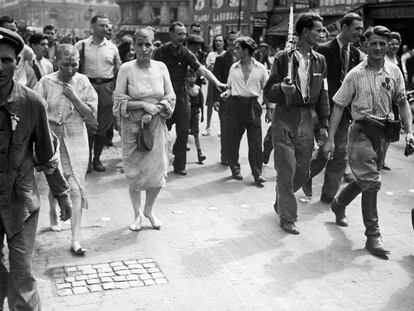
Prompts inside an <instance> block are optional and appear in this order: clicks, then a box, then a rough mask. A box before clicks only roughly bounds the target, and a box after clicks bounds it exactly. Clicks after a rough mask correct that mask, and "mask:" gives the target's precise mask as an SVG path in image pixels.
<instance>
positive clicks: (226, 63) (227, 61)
mask: <svg viewBox="0 0 414 311" xmlns="http://www.w3.org/2000/svg"><path fill="white" fill-rule="evenodd" d="M231 65H233V55H232V53H230V52H229V51H227V52H226V53H224V54H223V55H221V56H218V57H217V58H216V62H215V63H214V69H213V74H214V75H215V76H216V78H217V79H218V80H219V81H220V82H222V83H227V78H228V77H229V72H230V67H231ZM213 89H214V93H213V99H214V102H218V101H220V100H221V98H220V92H219V91H218V90H217V88H215V87H214V88H213Z"/></svg>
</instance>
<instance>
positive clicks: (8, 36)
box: [0, 27, 24, 54]
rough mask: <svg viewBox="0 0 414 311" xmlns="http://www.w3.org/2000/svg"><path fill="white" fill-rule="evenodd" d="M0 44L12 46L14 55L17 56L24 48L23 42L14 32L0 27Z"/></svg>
mask: <svg viewBox="0 0 414 311" xmlns="http://www.w3.org/2000/svg"><path fill="white" fill-rule="evenodd" d="M0 43H7V44H10V45H11V46H13V47H14V48H15V50H16V54H19V53H20V52H21V51H22V50H23V47H24V41H23V39H22V37H20V36H19V35H18V34H17V33H16V32H13V31H11V30H9V29H6V28H2V27H0Z"/></svg>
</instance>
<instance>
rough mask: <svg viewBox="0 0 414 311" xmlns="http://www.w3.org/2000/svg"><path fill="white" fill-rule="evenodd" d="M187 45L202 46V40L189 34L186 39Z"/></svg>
mask: <svg viewBox="0 0 414 311" xmlns="http://www.w3.org/2000/svg"><path fill="white" fill-rule="evenodd" d="M187 43H200V44H203V43H204V39H203V38H202V37H200V36H199V35H195V34H190V35H188V37H187Z"/></svg>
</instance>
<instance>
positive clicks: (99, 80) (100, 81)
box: [89, 78, 114, 84]
mask: <svg viewBox="0 0 414 311" xmlns="http://www.w3.org/2000/svg"><path fill="white" fill-rule="evenodd" d="M113 80H114V78H110V79H106V78H89V81H91V83H93V84H104V83H108V82H111V81H113Z"/></svg>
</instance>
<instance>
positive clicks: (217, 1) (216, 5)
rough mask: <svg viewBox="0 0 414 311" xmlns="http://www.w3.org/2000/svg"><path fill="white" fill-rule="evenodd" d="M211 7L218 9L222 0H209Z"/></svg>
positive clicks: (221, 4)
mask: <svg viewBox="0 0 414 311" xmlns="http://www.w3.org/2000/svg"><path fill="white" fill-rule="evenodd" d="M210 1H211V8H212V9H220V8H221V7H222V6H223V2H224V0H210Z"/></svg>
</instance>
